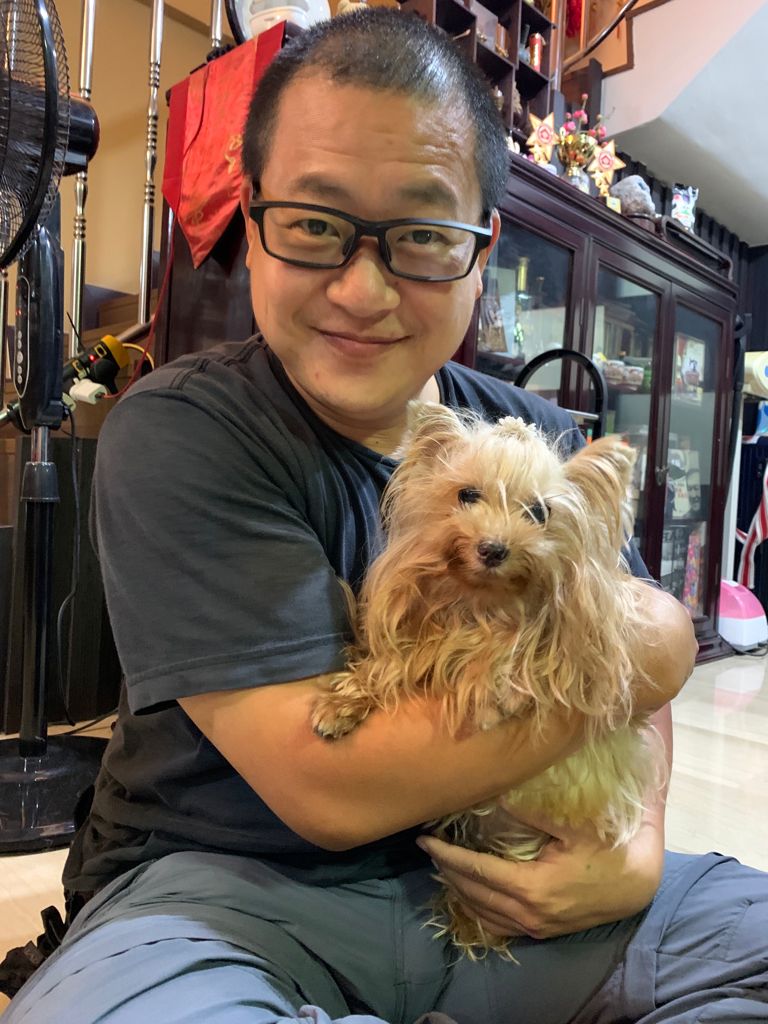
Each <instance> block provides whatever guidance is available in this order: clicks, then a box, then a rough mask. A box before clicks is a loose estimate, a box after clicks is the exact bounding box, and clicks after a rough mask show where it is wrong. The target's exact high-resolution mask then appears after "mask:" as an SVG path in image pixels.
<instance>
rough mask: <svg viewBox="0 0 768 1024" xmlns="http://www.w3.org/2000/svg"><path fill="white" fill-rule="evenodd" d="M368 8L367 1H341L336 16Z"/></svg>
mask: <svg viewBox="0 0 768 1024" xmlns="http://www.w3.org/2000/svg"><path fill="white" fill-rule="evenodd" d="M367 6H368V4H367V0H339V2H338V5H337V6H336V14H337V15H338V14H351V13H352V11H359V10H362V8H363V7H367Z"/></svg>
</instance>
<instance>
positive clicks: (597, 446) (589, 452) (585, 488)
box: [563, 437, 636, 545]
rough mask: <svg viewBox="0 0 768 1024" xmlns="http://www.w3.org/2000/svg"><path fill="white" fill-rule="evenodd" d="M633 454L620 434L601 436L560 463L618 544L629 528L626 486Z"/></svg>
mask: <svg viewBox="0 0 768 1024" xmlns="http://www.w3.org/2000/svg"><path fill="white" fill-rule="evenodd" d="M635 459H636V454H635V451H634V449H633V448H630V447H629V445H627V444H625V442H624V441H622V439H621V438H620V437H601V438H600V440H598V441H593V442H592V444H588V445H586V447H584V448H581V449H580V450H579V451H578V452H576V454H575V455H574V456H573V457H572V458H571V459H569V460H568V462H566V463H565V465H564V466H563V470H564V472H565V476H566V478H567V479H568V480H569V481H570V482H571V483H572V484H573V485H574V486H575V487H577V488H578V489H579V491H581V493H582V494H583V495H584V498H585V499H586V502H587V505H588V507H589V509H590V511H591V512H592V513H593V514H594V515H595V516H597V517H598V518H599V519H600V520H601V521H602V522H603V523H605V525H606V526H607V527H608V530H609V533H610V535H611V536H612V538H613V539H614V540H615V542H616V543H617V544H618V545H621V544H623V543H624V538H625V534H626V533H627V532H630V531H631V529H632V522H631V511H630V508H629V488H630V485H631V483H632V469H633V466H634V464H635Z"/></svg>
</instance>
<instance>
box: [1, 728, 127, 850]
mask: <svg viewBox="0 0 768 1024" xmlns="http://www.w3.org/2000/svg"><path fill="white" fill-rule="evenodd" d="M106 745H107V741H106V740H104V739H98V738H96V737H93V736H50V737H49V738H48V745H47V749H46V751H45V753H44V754H43V755H42V756H41V757H20V756H19V741H18V740H3V741H1V742H0V855H2V854H4V853H31V852H33V851H36V850H54V849H56V848H57V847H61V846H69V844H70V843H71V841H72V837H73V836H74V834H75V820H74V817H75V806H76V804H77V801H78V797H79V796H80V794H81V793H82V792H83V790H84V789H86V788H87V787H88V786H91V785H92V784H93V782H94V780H95V779H96V774H97V772H98V770H99V765H100V764H101V758H102V755H103V754H104V749H105V747H106Z"/></svg>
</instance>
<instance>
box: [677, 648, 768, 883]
mask: <svg viewBox="0 0 768 1024" xmlns="http://www.w3.org/2000/svg"><path fill="white" fill-rule="evenodd" d="M767 671H768V658H765V657H763V658H753V657H751V656H749V655H744V656H742V657H738V658H726V659H723V660H722V661H713V662H710V663H709V664H707V665H700V666H698V667H697V668H696V669H695V671H694V673H693V676H692V677H691V679H690V680H689V681H688V683H687V684H686V686H685V688H684V690H683V691H682V693H681V694H680V695H679V696H678V697H677V699H676V700H675V702H674V704H673V705H672V717H673V721H674V727H675V728H674V735H675V752H674V768H673V772H672V782H671V785H670V793H669V801H668V805H667V845H668V846H669V848H670V849H673V850H681V851H684V852H690V853H702V852H704V851H706V850H718V851H719V852H721V853H729V854H732V855H733V856H735V857H737V858H738V859H739V860H741V861H743V862H744V863H746V864H751V865H752V866H753V867H757V868H761V869H763V870H768V814H766V811H765V803H766V794H768V683H766V673H767Z"/></svg>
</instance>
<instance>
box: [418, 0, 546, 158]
mask: <svg viewBox="0 0 768 1024" xmlns="http://www.w3.org/2000/svg"><path fill="white" fill-rule="evenodd" d="M401 6H402V8H403V10H404V11H411V12H413V13H415V14H418V15H419V16H420V17H422V18H424V19H425V20H426V21H428V22H430V23H432V24H434V25H438V26H439V27H440V28H442V29H443V30H444V31H445V32H447V33H448V34H449V35H450V36H451V37H452V38H453V39H454V40H455V42H456V45H457V46H459V47H460V48H461V49H462V50H463V51H464V52H465V53H466V54H467V56H468V57H469V58H470V59H471V60H473V61H474V62H475V63H476V64H477V65H478V67H479V68H480V70H481V71H482V72H483V74H484V75H485V76H486V78H487V79H488V80H489V81H490V82H491V84H492V86H494V87H495V88H496V89H497V90H498V92H497V94H496V95H497V96H498V103H499V106H500V110H501V115H502V118H503V120H504V123H505V124H506V125H507V128H508V130H509V132H510V134H511V136H512V138H513V139H514V140H515V141H516V142H518V143H520V144H521V145H522V144H523V143H524V142H525V140H526V139H527V138H528V136H529V135H530V131H529V129H528V127H527V125H528V115H529V114H531V113H533V114H537V115H538V116H540V117H545V116H546V115H547V114H548V113H549V111H550V109H551V105H552V101H553V95H552V88H551V80H552V72H553V69H554V53H553V47H554V45H555V43H554V38H553V30H554V28H555V25H554V23H553V22H552V21H551V20H550V19H549V18H548V17H547V15H546V14H544V13H543V10H542V8H544V9H547V10H549V4H547V3H546V2H545V3H537V4H534V3H533V2H531V0H483V2H482V3H480V2H479V0H466V2H462V0H401ZM537 52H538V54H539V55H540V59H539V60H538V61H533V60H532V58H535V57H536V54H537ZM536 64H538V67H537V66H535V65H536Z"/></svg>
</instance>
